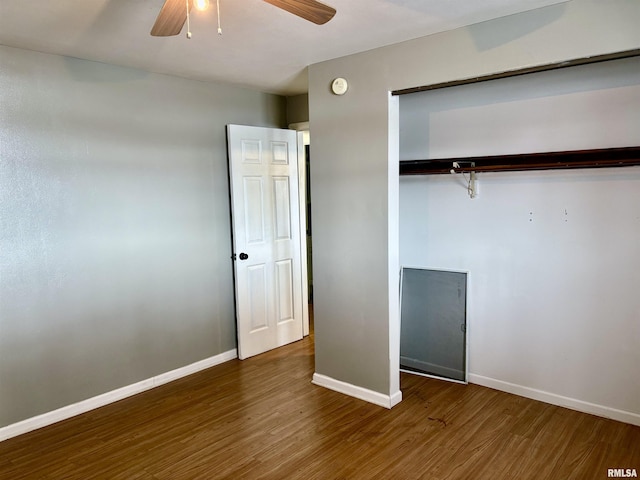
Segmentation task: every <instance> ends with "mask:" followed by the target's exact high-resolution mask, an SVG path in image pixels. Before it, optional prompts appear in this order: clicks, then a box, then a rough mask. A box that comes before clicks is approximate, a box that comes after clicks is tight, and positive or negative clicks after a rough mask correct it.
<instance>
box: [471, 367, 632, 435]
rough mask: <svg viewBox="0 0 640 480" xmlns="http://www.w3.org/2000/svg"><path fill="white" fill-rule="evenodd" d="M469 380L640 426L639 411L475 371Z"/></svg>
mask: <svg viewBox="0 0 640 480" xmlns="http://www.w3.org/2000/svg"><path fill="white" fill-rule="evenodd" d="M469 382H470V383H475V384H477V385H482V386H483V387H489V388H493V389H495V390H500V391H503V392H507V393H513V394H514V395H520V396H521V397H526V398H531V399H533V400H540V401H541V402H546V403H550V404H552V405H557V406H559V407H566V408H570V409H571V410H577V411H578V412H584V413H590V414H592V415H597V416H599V417H605V418H610V419H612V420H618V421H620V422H624V423H630V424H632V425H638V426H640V414H637V413H633V412H626V411H624V410H617V409H615V408H611V407H605V406H603V405H597V404H595V403H589V402H585V401H582V400H577V399H575V398H570V397H563V396H562V395H557V394H555V393H550V392H545V391H543V390H537V389H535V388H530V387H524V386H522V385H516V384H514V383H509V382H504V381H502V380H496V379H494V378H489V377H483V376H482V375H476V374H473V373H472V374H469Z"/></svg>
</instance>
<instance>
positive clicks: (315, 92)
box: [309, 0, 640, 395]
mask: <svg viewBox="0 0 640 480" xmlns="http://www.w3.org/2000/svg"><path fill="white" fill-rule="evenodd" d="M639 23H640V2H637V1H630V0H612V1H608V2H602V1H599V0H573V1H571V2H568V3H565V4H561V5H557V6H552V7H548V8H543V9H539V10H534V11H531V12H526V13H523V14H518V15H512V16H509V17H505V18H502V19H498V20H494V21H490V22H485V23H482V24H478V25H474V26H471V27H468V28H461V29H457V30H454V31H450V32H445V33H442V34H438V35H432V36H429V37H424V38H420V39H416V40H412V41H408V42H404V43H401V44H397V45H391V46H388V47H384V48H380V49H376V50H372V51H369V52H364V53H361V54H357V55H352V56H348V57H343V58H339V59H335V60H330V61H327V62H323V63H318V64H315V65H312V66H311V67H310V68H309V119H310V125H311V129H312V131H313V139H314V140H313V169H312V178H311V190H312V192H313V204H312V208H313V212H312V214H313V228H314V230H313V232H314V237H313V241H314V257H313V261H314V314H315V339H316V372H317V373H319V374H322V375H326V376H328V377H332V378H334V379H336V380H341V381H343V382H347V383H351V384H354V385H356V386H360V387H364V388H367V389H371V390H374V391H377V392H380V393H383V394H390V395H393V394H395V393H396V392H397V391H398V389H399V374H398V372H397V370H398V358H399V355H398V351H397V345H398V344H399V319H398V305H397V302H398V271H399V257H398V256H399V240H398V228H399V227H398V208H399V187H398V185H399V181H398V173H397V162H398V123H397V102H396V101H391V102H390V99H389V91H390V90H395V89H401V88H409V87H416V86H420V85H429V84H434V83H439V82H444V81H450V80H457V79H463V78H473V77H476V76H479V75H485V74H491V73H496V72H503V71H506V70H512V69H518V68H523V67H528V66H533V65H541V64H547V63H552V62H558V61H563V60H567V59H572V58H579V57H586V56H591V55H597V54H605V53H611V52H616V51H621V50H628V49H633V48H640V29H638V24H639ZM336 77H345V78H346V79H347V80H348V81H349V85H350V87H349V91H348V92H347V93H346V94H345V95H344V96H341V97H338V96H334V95H332V94H331V93H330V90H329V85H330V83H331V81H332V80H333V79H334V78H336Z"/></svg>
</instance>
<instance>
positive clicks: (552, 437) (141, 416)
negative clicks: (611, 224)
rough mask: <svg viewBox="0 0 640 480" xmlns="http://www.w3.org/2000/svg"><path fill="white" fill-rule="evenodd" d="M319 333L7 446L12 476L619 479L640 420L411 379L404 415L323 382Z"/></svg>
mask: <svg viewBox="0 0 640 480" xmlns="http://www.w3.org/2000/svg"><path fill="white" fill-rule="evenodd" d="M313 363H314V362H313V341H312V338H307V339H305V340H302V341H300V342H297V343H295V344H292V345H289V346H286V347H283V348H281V349H278V350H276V351H272V352H269V353H266V354H263V355H260V356H258V357H254V358H251V359H249V360H245V361H242V362H241V361H238V360H235V361H230V362H227V363H225V364H222V365H219V366H216V367H213V368H210V369H208V370H205V371H203V372H200V373H197V374H194V375H192V376H190V377H187V378H184V379H181V380H178V381H175V382H173V383H170V384H167V385H164V386H161V387H158V388H156V389H154V390H150V391H148V392H145V393H142V394H140V395H137V396H135V397H131V398H128V399H126V400H122V401H120V402H118V403H115V404H112V405H109V406H106V407H103V408H100V409H98V410H94V411H91V412H88V413H86V414H83V415H80V416H78V417H74V418H72V419H69V420H66V421H64V422H60V423H58V424H55V425H52V426H49V427H46V428H43V429H41V430H38V431H35V432H31V433H28V434H25V435H22V436H20V437H16V438H13V439H10V440H7V441H5V442H2V443H0V479H3V480H4V479H7V480H8V479H11V480H20V479H40V478H43V479H83V480H88V479H110V480H111V479H126V480H147V479H151V480H159V479H172V480H173V479H227V478H228V479H242V478H246V479H258V478H261V479H305V480H307V479H323V480H324V479H385V480H387V479H433V480H444V479H465V480H466V479H506V478H513V479H519V480H526V479H536V480H543V479H554V480H555V479H563V480H564V479H605V478H608V477H607V469H608V468H635V469H636V470H637V471H638V472H640V427H635V426H632V425H627V424H624V423H620V422H615V421H612V420H606V419H603V418H599V417H595V416H591V415H586V414H582V413H578V412H574V411H571V410H567V409H564V408H560V407H555V406H552V405H548V404H545V403H541V402H537V401H533V400H528V399H525V398H521V397H517V396H514V395H509V394H506V393H502V392H498V391H495V390H491V389H488V388H484V387H480V386H477V385H467V386H464V385H458V384H452V383H447V382H443V381H439V380H432V379H426V378H422V377H417V376H412V375H405V374H403V376H402V379H401V381H402V391H403V396H404V400H403V401H402V403H400V404H399V405H398V406H396V407H395V408H393V409H392V410H387V409H384V408H381V407H377V406H375V405H371V404H368V403H365V402H363V401H360V400H356V399H353V398H350V397H347V396H344V395H341V394H339V393H335V392H332V391H330V390H326V389H324V388H321V387H317V386H314V385H312V384H311V382H310V380H311V376H312V373H313V370H314V368H313Z"/></svg>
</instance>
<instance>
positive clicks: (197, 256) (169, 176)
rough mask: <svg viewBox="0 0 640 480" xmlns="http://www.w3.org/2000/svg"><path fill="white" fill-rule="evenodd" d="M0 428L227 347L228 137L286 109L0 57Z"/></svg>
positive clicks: (209, 89) (125, 73)
mask: <svg viewBox="0 0 640 480" xmlns="http://www.w3.org/2000/svg"><path fill="white" fill-rule="evenodd" d="M0 65H2V68H1V69H0V225H1V228H0V426H5V425H8V424H11V423H14V422H17V421H20V420H23V419H26V418H29V417H32V416H34V415H38V414H41V413H44V412H48V411H51V410H53V409H56V408H59V407H62V406H65V405H69V404H72V403H74V402H78V401H81V400H84V399H86V398H89V397H93V396H95V395H98V394H101V393H103V392H107V391H111V390H114V389H117V388H120V387H123V386H125V385H129V384H133V383H135V382H137V381H140V380H143V379H147V378H150V377H153V376H156V375H159V374H162V373H164V372H168V371H171V370H173V369H176V368H179V367H183V366H185V365H189V364H192V363H194V362H197V361H199V360H202V359H205V358H209V357H212V356H215V355H217V354H220V353H222V352H227V351H229V350H232V349H233V348H235V321H234V307H233V281H232V270H231V268H232V265H231V261H230V254H231V243H230V228H229V200H228V184H227V168H226V140H225V125H226V124H227V123H238V124H253V125H263V126H283V125H284V123H285V102H284V98H283V97H279V96H274V95H267V94H262V93H259V92H255V91H250V90H246V89H240V88H235V87H230V86H223V85H214V84H207V83H202V82H195V81H189V80H185V79H181V78H177V77H171V76H165V75H157V74H151V73H146V72H143V71H140V70H135V69H128V68H121V67H115V66H110V65H105V64H100V63H94V62H88V61H84V60H77V59H72V58H65V57H60V56H54V55H46V54H40V53H36V52H30V51H25V50H19V49H14V48H7V47H0Z"/></svg>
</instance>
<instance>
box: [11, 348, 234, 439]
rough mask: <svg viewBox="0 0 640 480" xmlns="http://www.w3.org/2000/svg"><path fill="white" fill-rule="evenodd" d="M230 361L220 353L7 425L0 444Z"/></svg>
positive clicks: (231, 354)
mask: <svg viewBox="0 0 640 480" xmlns="http://www.w3.org/2000/svg"><path fill="white" fill-rule="evenodd" d="M234 358H238V351H237V350H236V349H233V350H229V351H227V352H223V353H221V354H219V355H215V356H213V357H209V358H205V359H204V360H200V361H199V362H195V363H192V364H190V365H187V366H185V367H181V368H176V369H175V370H171V371H170V372H166V373H162V374H160V375H156V376H155V377H151V378H148V379H146V380H142V381H140V382H136V383H134V384H132V385H127V386H126V387H122V388H118V389H116V390H112V391H110V392H106V393H103V394H101V395H98V396H95V397H92V398H88V399H87V400H82V401H81V402H78V403H73V404H71V405H67V406H66V407H62V408H58V409H57V410H53V411H51V412H47V413H43V414H42V415H38V416H36V417H31V418H27V419H26V420H22V421H20V422H17V423H13V424H11V425H7V426H6V427H2V428H0V442H2V441H3V440H7V439H9V438H12V437H16V436H18V435H22V434H23V433H27V432H31V431H33V430H37V429H38V428H42V427H46V426H47V425H51V424H54V423H57V422H60V421H62V420H66V419H67V418H71V417H75V416H76V415H80V414H81V413H85V412H88V411H90V410H93V409H96V408H99V407H103V406H105V405H108V404H110V403H113V402H117V401H118V400H122V399H124V398H127V397H131V396H132V395H136V394H138V393H141V392H144V391H145V390H150V389H152V388H154V387H158V386H160V385H164V384H165V383H169V382H172V381H173V380H177V379H178V378H182V377H186V376H187V375H191V374H193V373H196V372H199V371H200V370H204V369H206V368H209V367H213V366H215V365H219V364H221V363H224V362H227V361H229V360H233V359H234Z"/></svg>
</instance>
